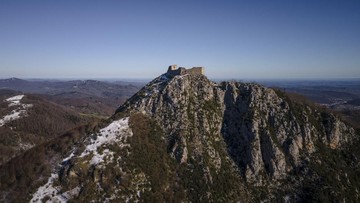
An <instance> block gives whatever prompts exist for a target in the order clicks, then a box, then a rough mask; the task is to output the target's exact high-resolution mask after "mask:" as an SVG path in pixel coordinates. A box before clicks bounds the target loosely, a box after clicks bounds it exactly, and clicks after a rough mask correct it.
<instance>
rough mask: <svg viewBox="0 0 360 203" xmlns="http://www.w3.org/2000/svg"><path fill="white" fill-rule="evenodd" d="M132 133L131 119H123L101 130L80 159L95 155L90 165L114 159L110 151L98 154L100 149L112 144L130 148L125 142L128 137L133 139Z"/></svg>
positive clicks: (106, 150)
mask: <svg viewBox="0 0 360 203" xmlns="http://www.w3.org/2000/svg"><path fill="white" fill-rule="evenodd" d="M131 136H132V132H131V131H130V129H129V118H128V117H127V118H123V119H120V120H118V121H114V122H112V123H111V124H110V125H108V126H107V127H105V128H103V129H101V130H100V132H99V133H98V134H96V136H94V138H92V139H91V141H90V144H89V145H88V146H86V148H85V150H84V151H83V153H82V154H81V155H80V157H84V156H87V155H89V154H93V157H92V159H91V160H90V162H89V163H90V164H92V165H97V164H99V163H102V162H104V159H105V157H109V158H110V159H112V158H113V152H111V151H109V149H105V150H103V152H102V153H99V152H98V148H99V147H100V146H103V145H105V144H111V143H115V142H117V143H118V145H119V147H121V148H123V147H125V146H129V144H126V143H125V142H124V141H125V139H126V138H127V137H131Z"/></svg>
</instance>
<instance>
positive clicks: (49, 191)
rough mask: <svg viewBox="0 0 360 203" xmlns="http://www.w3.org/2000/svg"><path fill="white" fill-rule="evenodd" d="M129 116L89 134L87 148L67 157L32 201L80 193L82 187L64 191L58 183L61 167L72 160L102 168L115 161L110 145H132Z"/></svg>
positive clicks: (57, 198) (65, 199)
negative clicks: (130, 142) (103, 165)
mask: <svg viewBox="0 0 360 203" xmlns="http://www.w3.org/2000/svg"><path fill="white" fill-rule="evenodd" d="M128 122H129V118H123V119H120V120H117V121H114V122H112V123H110V124H109V125H108V126H107V127H105V128H103V129H101V130H99V132H98V133H94V134H92V135H91V136H89V137H88V138H87V139H86V140H85V141H84V143H87V146H86V147H85V149H84V150H83V151H82V152H81V154H80V155H75V153H76V154H79V153H80V152H79V151H78V150H77V149H74V151H73V152H72V153H71V154H70V155H69V156H68V157H66V158H64V159H63V161H62V163H61V164H60V165H59V167H58V168H56V169H55V171H54V172H53V173H52V174H51V177H49V179H48V181H47V183H46V184H45V185H43V186H41V187H40V188H38V190H37V191H36V192H35V193H34V194H33V198H32V199H31V200H30V202H42V200H47V201H46V202H67V200H69V199H71V198H72V197H74V196H76V195H78V193H79V192H80V187H79V186H76V187H74V188H72V189H70V190H68V191H64V192H62V188H61V186H59V185H58V184H57V181H58V179H59V175H58V172H59V169H61V168H63V167H66V166H67V165H68V164H69V162H70V161H73V162H75V161H77V162H81V163H84V164H89V165H91V166H92V167H98V168H101V167H102V164H105V165H107V164H109V163H111V162H114V161H118V160H114V152H113V151H112V150H111V149H109V147H108V145H111V144H116V145H118V146H119V147H120V148H123V147H130V146H129V144H127V138H128V137H131V136H132V132H131V130H130V128H129V124H128Z"/></svg>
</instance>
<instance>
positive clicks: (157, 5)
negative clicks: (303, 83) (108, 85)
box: [0, 0, 360, 79]
mask: <svg viewBox="0 0 360 203" xmlns="http://www.w3.org/2000/svg"><path fill="white" fill-rule="evenodd" d="M171 64H177V65H178V66H183V67H193V66H204V67H205V74H206V75H207V76H208V77H209V78H224V79H316V78H318V79H330V78H331V79H333V78H360V1H359V0H354V1H352V0H337V1H335V0H282V1H280V0H272V1H269V0H264V1H260V0H247V1H245V0H236V1H227V0H221V1H220V0H218V1H212V0H207V1H200V0H181V1H180V0H179V1H175V0H166V1H160V0H152V1H139V0H131V1H127V0H119V1H109V0H104V1H92V0H83V1H82V0H71V1H67V0H62V1H52V0H47V1H45V0H44V1H37V0H34V1H28V0H24V1H18V0H0V78H7V77H19V78H154V77H156V76H158V75H160V74H162V73H164V72H165V71H166V70H167V67H168V66H169V65H171Z"/></svg>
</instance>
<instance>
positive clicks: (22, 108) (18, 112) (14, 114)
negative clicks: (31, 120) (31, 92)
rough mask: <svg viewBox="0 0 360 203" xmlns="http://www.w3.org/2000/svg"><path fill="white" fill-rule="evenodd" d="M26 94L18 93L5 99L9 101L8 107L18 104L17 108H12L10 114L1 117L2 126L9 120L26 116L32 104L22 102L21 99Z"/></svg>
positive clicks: (0, 123)
mask: <svg viewBox="0 0 360 203" xmlns="http://www.w3.org/2000/svg"><path fill="white" fill-rule="evenodd" d="M24 96H25V95H17V96H13V97H10V98H8V99H5V100H4V101H5V102H9V105H8V107H12V106H18V107H17V108H16V109H14V110H12V111H11V112H10V114H8V115H5V116H3V117H2V118H1V119H0V127H1V126H3V125H5V124H6V123H8V122H11V121H13V120H16V119H19V118H21V117H22V115H24V116H26V109H28V108H31V107H32V106H33V105H32V104H21V103H20V101H21V99H22V98H23V97H24Z"/></svg>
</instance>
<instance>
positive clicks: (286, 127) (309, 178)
mask: <svg viewBox="0 0 360 203" xmlns="http://www.w3.org/2000/svg"><path fill="white" fill-rule="evenodd" d="M91 129H92V130H91V131H87V132H86V133H84V132H82V133H81V136H80V137H79V136H76V139H74V140H73V141H71V142H66V144H65V146H66V149H67V150H64V149H63V148H60V149H59V150H56V152H53V153H52V154H53V155H51V156H50V157H49V158H47V159H51V157H57V159H53V160H55V161H52V162H51V163H58V164H51V163H48V164H47V165H46V166H47V167H50V166H52V170H46V171H45V172H43V173H41V172H39V174H41V177H42V178H41V179H36V178H34V177H32V180H33V183H32V186H31V188H32V189H29V191H28V192H30V194H31V195H25V196H24V199H20V200H22V201H25V200H27V201H31V202H38V201H59V202H67V201H69V200H73V201H77V202H79V201H80V202H91V201H95V202H138V201H139V202H238V201H241V202H249V201H299V202H301V201H305V200H307V201H310V202H311V201H314V202H318V201H326V200H329V199H331V200H335V201H356V200H358V199H359V194H358V192H357V191H358V190H359V189H360V185H359V183H358V182H357V178H356V177H357V176H358V175H359V174H360V171H359V165H360V163H359V161H358V160H359V158H360V151H359V150H357V147H356V146H357V145H358V143H359V141H358V139H357V138H358V137H357V136H358V135H357V134H358V133H356V132H355V130H354V129H353V128H351V127H349V126H348V125H346V124H345V123H343V122H342V121H341V120H339V118H337V117H336V116H334V115H332V114H331V113H328V112H326V111H323V110H321V109H317V108H314V107H312V106H309V105H307V104H301V103H298V102H296V101H292V100H291V99H290V98H289V97H288V96H287V95H286V94H284V93H282V92H281V91H278V90H273V89H269V88H265V87H263V86H261V85H258V84H252V83H241V82H222V83H220V84H217V83H214V82H212V81H210V80H208V79H207V78H206V77H205V76H204V75H191V74H186V75H177V76H171V75H168V74H163V75H161V76H159V77H158V78H155V79H154V80H153V81H151V82H150V83H149V84H147V85H146V86H145V87H143V88H142V89H141V90H140V91H139V92H138V93H136V94H135V95H134V96H133V97H131V98H130V99H129V100H128V101H127V102H125V103H124V104H123V105H122V106H120V107H119V108H118V109H117V111H116V113H115V115H114V116H113V117H112V118H111V119H110V120H108V121H106V122H104V123H100V124H99V125H97V126H96V127H91ZM70 138H71V137H70ZM36 150H37V149H36V148H35V149H33V151H36ZM50 154H51V153H50ZM337 162H338V163H339V164H337ZM6 167H9V165H6V166H4V167H2V168H1V167H0V172H1V173H0V174H3V173H5V172H4V171H6V170H8V168H6ZM34 167H35V166H34ZM35 168H36V167H35ZM19 173H20V174H22V173H21V172H19ZM327 173H328V174H327ZM17 175H18V174H17ZM38 176H40V175H38ZM44 177H47V178H44ZM5 180H6V181H5ZM1 183H2V185H0V189H1V191H2V194H3V197H4V198H5V199H10V200H11V201H15V200H17V199H16V198H18V197H14V196H13V195H12V194H14V193H13V191H14V188H18V187H17V186H16V184H17V181H16V180H13V179H11V178H10V180H9V178H7V179H4V176H2V177H1ZM9 185H11V187H12V189H8V188H9ZM318 186H321V188H319V187H318ZM16 191H18V189H17V190H16ZM16 194H18V193H16ZM28 194H29V193H28ZM11 198H15V199H11Z"/></svg>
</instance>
